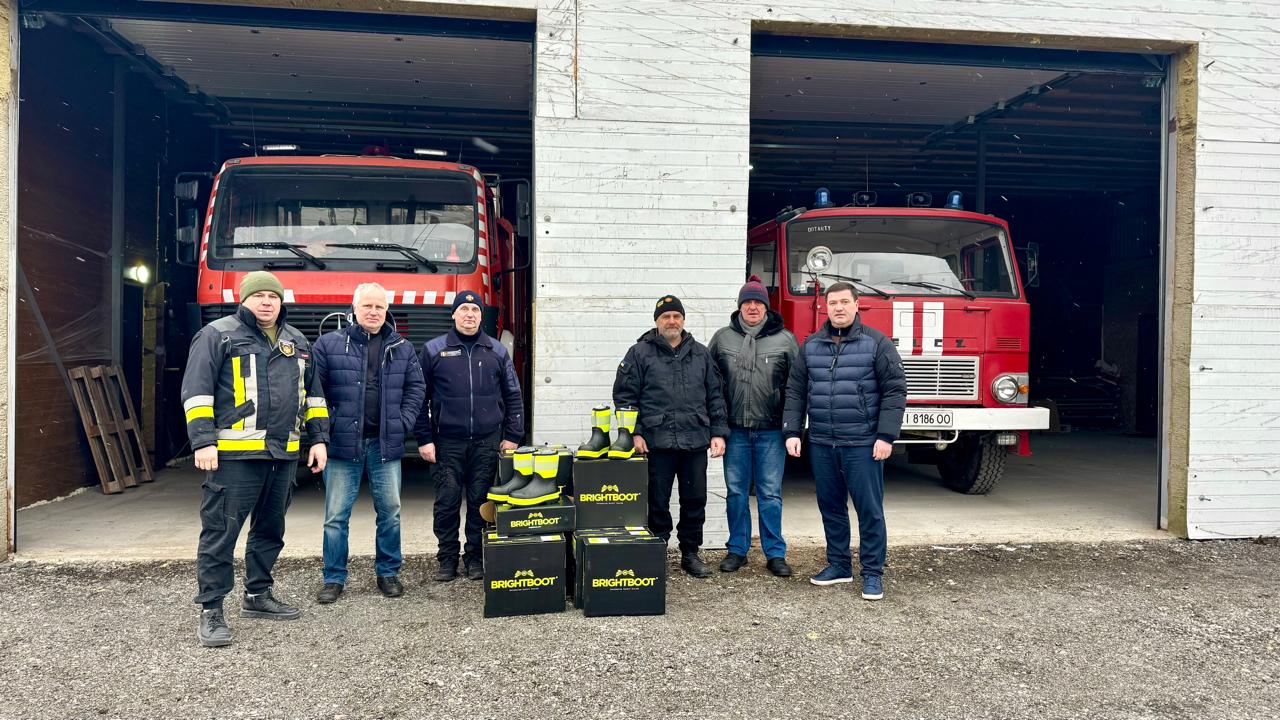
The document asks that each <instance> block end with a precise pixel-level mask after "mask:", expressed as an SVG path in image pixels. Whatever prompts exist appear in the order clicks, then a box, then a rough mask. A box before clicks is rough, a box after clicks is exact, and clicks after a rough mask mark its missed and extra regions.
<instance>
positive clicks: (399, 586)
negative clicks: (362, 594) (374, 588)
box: [378, 575, 404, 598]
mask: <svg viewBox="0 0 1280 720" xmlns="http://www.w3.org/2000/svg"><path fill="white" fill-rule="evenodd" d="M378 592H380V593H382V594H383V595H385V596H387V597H389V598H398V597H400V596H401V595H403V594H404V583H402V582H400V576H399V575H379V576H378Z"/></svg>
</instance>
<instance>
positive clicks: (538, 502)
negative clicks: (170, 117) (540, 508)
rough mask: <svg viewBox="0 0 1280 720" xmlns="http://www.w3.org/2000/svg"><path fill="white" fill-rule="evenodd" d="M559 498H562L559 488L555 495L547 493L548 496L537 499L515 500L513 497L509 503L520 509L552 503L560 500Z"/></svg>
mask: <svg viewBox="0 0 1280 720" xmlns="http://www.w3.org/2000/svg"><path fill="white" fill-rule="evenodd" d="M559 497H560V488H559V487H557V488H556V491H555V492H553V493H547V494H546V495H541V496H539V497H535V498H514V497H513V498H511V499H510V500H509V502H510V503H511V504H512V505H516V506H519V507H528V506H530V505H541V504H543V503H547V502H551V501H552V500H555V499H556V498H559Z"/></svg>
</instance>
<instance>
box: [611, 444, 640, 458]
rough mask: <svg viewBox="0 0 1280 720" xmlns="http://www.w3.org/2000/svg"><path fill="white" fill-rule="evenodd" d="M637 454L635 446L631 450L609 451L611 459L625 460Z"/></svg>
mask: <svg viewBox="0 0 1280 720" xmlns="http://www.w3.org/2000/svg"><path fill="white" fill-rule="evenodd" d="M635 454H636V449H635V447H634V446H633V447H632V448H631V449H630V450H614V449H612V448H610V449H609V457H611V458H622V459H624V460H625V459H627V458H629V457H631V456H632V455H635Z"/></svg>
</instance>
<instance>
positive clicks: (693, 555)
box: [680, 552, 711, 578]
mask: <svg viewBox="0 0 1280 720" xmlns="http://www.w3.org/2000/svg"><path fill="white" fill-rule="evenodd" d="M680 568H681V569H682V570H684V571H685V572H687V573H689V574H690V575H692V576H694V577H696V578H709V577H711V566H710V565H707V564H706V563H704V562H702V558H700V557H698V553H697V552H689V553H685V554H683V555H681V556H680Z"/></svg>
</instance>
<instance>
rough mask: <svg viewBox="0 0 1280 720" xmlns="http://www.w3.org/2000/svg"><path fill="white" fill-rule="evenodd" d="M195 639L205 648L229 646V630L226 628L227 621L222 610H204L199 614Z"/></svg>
mask: <svg viewBox="0 0 1280 720" xmlns="http://www.w3.org/2000/svg"><path fill="white" fill-rule="evenodd" d="M196 638H197V639H199V640H200V644H201V645H203V646H205V647H224V646H226V645H230V644H231V628H229V627H227V619H226V617H225V616H223V614H222V608H221V607H216V608H206V609H205V610H203V611H201V612H200V628H199V629H198V630H196Z"/></svg>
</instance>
